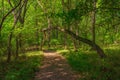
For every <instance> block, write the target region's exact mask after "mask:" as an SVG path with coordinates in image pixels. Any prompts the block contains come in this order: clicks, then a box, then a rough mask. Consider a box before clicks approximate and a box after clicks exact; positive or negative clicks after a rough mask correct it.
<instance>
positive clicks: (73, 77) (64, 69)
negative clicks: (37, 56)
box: [34, 51, 80, 80]
mask: <svg viewBox="0 0 120 80" xmlns="http://www.w3.org/2000/svg"><path fill="white" fill-rule="evenodd" d="M42 63H43V65H42V66H41V67H40V71H39V72H36V76H35V79H34V80H78V79H79V77H80V76H79V75H78V74H76V73H75V72H73V71H72V70H71V67H70V66H69V65H68V63H67V61H66V60H65V58H64V57H62V56H61V55H59V54H57V53H56V52H55V51H54V52H51V51H50V52H49V51H47V52H46V51H44V60H43V62H42Z"/></svg>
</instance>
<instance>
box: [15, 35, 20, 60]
mask: <svg viewBox="0 0 120 80" xmlns="http://www.w3.org/2000/svg"><path fill="white" fill-rule="evenodd" d="M18 52H19V40H18V38H17V37H16V52H15V54H16V55H15V59H17V58H18V56H19V55H18Z"/></svg>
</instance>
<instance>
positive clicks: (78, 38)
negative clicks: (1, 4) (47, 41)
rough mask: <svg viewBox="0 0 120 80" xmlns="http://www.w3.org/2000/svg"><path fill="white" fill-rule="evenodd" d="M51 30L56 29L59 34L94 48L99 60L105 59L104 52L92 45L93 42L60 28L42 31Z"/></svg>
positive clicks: (47, 29)
mask: <svg viewBox="0 0 120 80" xmlns="http://www.w3.org/2000/svg"><path fill="white" fill-rule="evenodd" d="M51 29H57V30H59V31H61V32H64V33H66V34H69V35H70V36H71V37H73V38H75V39H76V40H78V41H81V42H83V43H86V44H88V45H90V46H91V47H92V48H94V49H95V50H96V51H97V53H98V55H99V56H100V57H101V58H105V57H106V55H105V54H104V51H103V50H102V48H100V46H99V45H97V44H96V43H94V42H93V41H91V40H88V39H86V38H82V37H80V36H78V35H76V34H75V33H73V32H72V31H70V30H66V29H61V28H60V27H52V28H46V29H44V30H43V31H44V32H45V31H50V30H51Z"/></svg>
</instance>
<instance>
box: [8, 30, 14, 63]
mask: <svg viewBox="0 0 120 80" xmlns="http://www.w3.org/2000/svg"><path fill="white" fill-rule="evenodd" d="M12 34H13V33H12V32H11V33H10V35H9V38H8V47H7V51H8V55H7V62H10V61H11V49H12V46H11V45H12V44H11V40H12Z"/></svg>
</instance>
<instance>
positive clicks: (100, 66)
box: [61, 48, 120, 80]
mask: <svg viewBox="0 0 120 80" xmlns="http://www.w3.org/2000/svg"><path fill="white" fill-rule="evenodd" d="M61 54H62V55H63V56H65V57H66V59H67V60H68V63H69V64H70V66H71V67H72V69H73V70H75V71H77V72H78V73H79V74H80V75H81V78H80V80H120V72H119V71H120V62H119V61H120V50H116V49H110V48H107V49H105V54H106V55H107V58H105V59H100V57H99V56H98V55H97V53H96V52H94V51H92V52H91V51H87V52H86V51H81V50H79V51H78V52H75V51H65V52H64V51H63V52H62V51H61Z"/></svg>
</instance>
